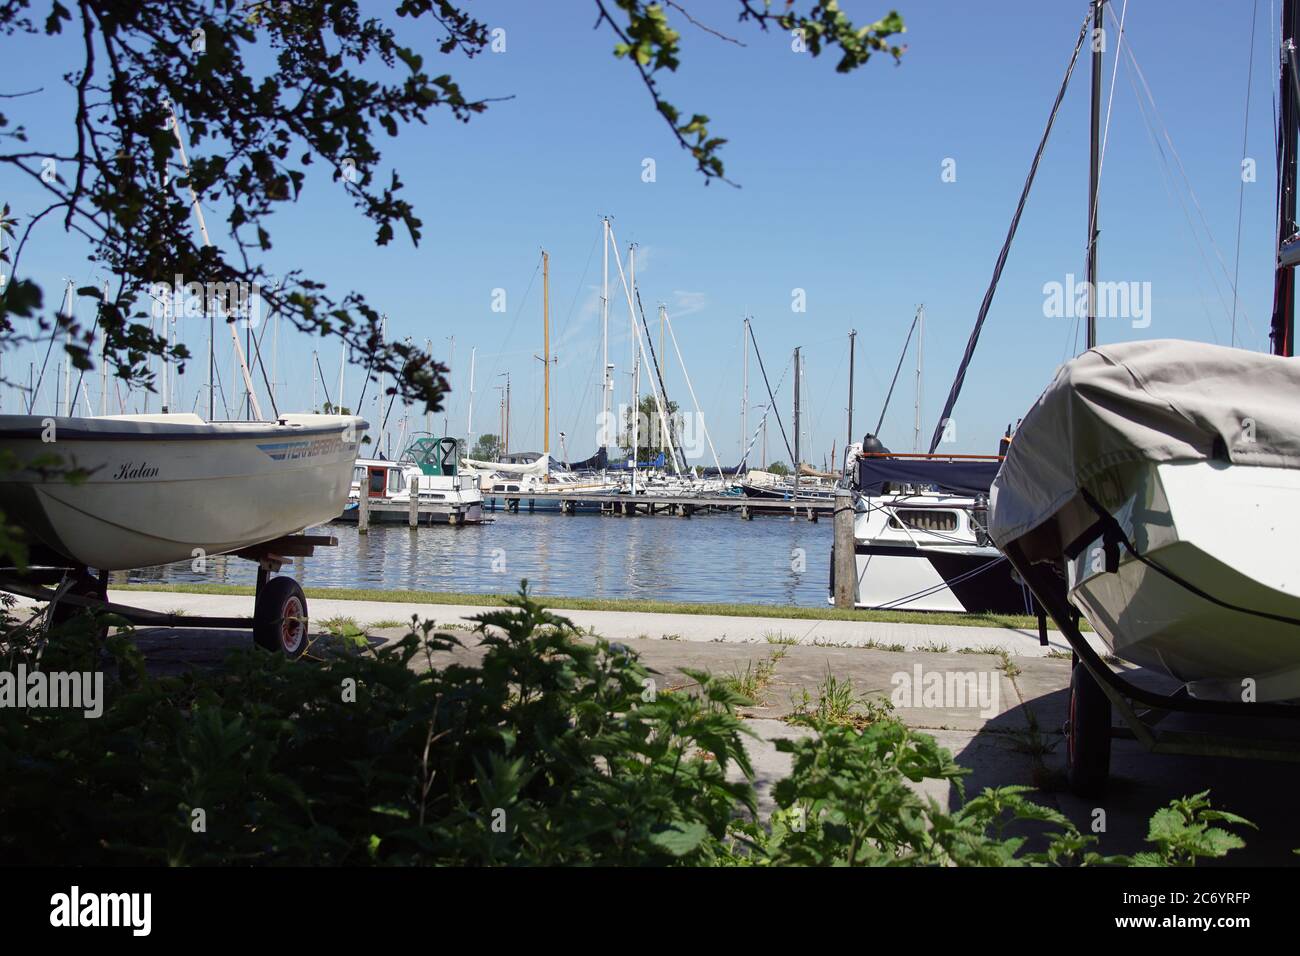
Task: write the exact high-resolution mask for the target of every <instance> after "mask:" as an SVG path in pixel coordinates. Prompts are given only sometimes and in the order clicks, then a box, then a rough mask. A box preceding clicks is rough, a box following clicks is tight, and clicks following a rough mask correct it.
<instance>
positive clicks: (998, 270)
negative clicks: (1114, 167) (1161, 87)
mask: <svg viewBox="0 0 1300 956" xmlns="http://www.w3.org/2000/svg"><path fill="white" fill-rule="evenodd" d="M1091 19H1092V10H1091V9H1089V11H1088V15H1087V16H1086V17H1084V18H1083V25H1082V26H1081V27H1079V39H1078V40H1076V41H1075V44H1074V53H1072V54H1071V55H1070V65H1069V66H1067V67H1066V69H1065V78H1064V79H1063V80H1062V81H1061V88H1060V90H1059V91H1057V94H1056V101H1055V102H1054V103H1053V104H1052V112H1051V113H1050V114H1049V115H1048V117H1047V128H1046V129H1044V130H1043V137H1042V139H1041V140H1039V143H1038V150H1037V152H1035V153H1034V161H1033V163H1032V164H1030V167H1029V175H1028V177H1026V179H1025V185H1024V188H1023V189H1022V190H1021V192H1020V202H1019V203H1018V204H1017V205H1016V212H1015V215H1014V216H1012V217H1011V227H1010V228H1009V229H1008V230H1007V237H1006V239H1005V240H1003V243H1002V251H1001V252H1000V253H998V259H997V263H996V264H995V265H994V267H993V278H992V280H991V281H990V282H989V287H988V290H987V291H986V292H985V293H984V301H983V302H981V303H980V310H979V315H978V316H977V317H976V319H975V328H974V329H972V330H971V334H970V340H969V341H968V342H967V343H966V352H965V354H964V355H963V356H962V360H961V365H960V366H959V367H958V369H957V378H956V379H955V380H954V381H953V383H952V388H951V389H949V391H948V399H947V401H945V402H944V406H943V414H941V415H940V416H939V421H938V423H937V424H936V425H935V428H934V435H933V436H932V437H931V439H930V454H934V450H935V449H936V448H938V447H939V442H940V440H941V439H942V438H943V428H944V422H946V421H947V420H948V418H949V416H950V415H951V414H952V409H953V406H954V405H956V404H957V396H959V395H960V394H961V387H962V384H963V383H964V382H965V381H966V369H967V368H968V367H969V366H970V362H971V359H972V358H973V357H974V355H975V346H976V345H977V344H978V343H979V338H980V331H981V330H982V329H983V327H984V320H985V319H986V318H988V314H989V308H990V306H992V305H993V293H994V292H996V291H997V287H998V280H999V279H1001V278H1002V269H1003V267H1004V266H1005V265H1006V264H1007V255H1008V254H1009V253H1010V252H1011V242H1012V240H1013V239H1015V237H1016V229H1017V228H1018V227H1019V226H1020V216H1021V214H1022V213H1023V212H1024V211H1025V202H1026V201H1027V200H1028V199H1029V190H1030V187H1032V186H1033V185H1034V176H1035V175H1036V174H1037V173H1038V164H1039V162H1040V161H1041V160H1042V158H1043V151H1044V150H1045V149H1046V148H1047V138H1048V137H1049V136H1050V135H1051V133H1052V126H1053V125H1054V124H1055V123H1056V115H1057V113H1059V112H1060V109H1061V101H1062V100H1063V99H1065V91H1066V89H1067V88H1068V87H1069V85H1070V77H1071V76H1072V75H1073V74H1074V66H1075V64H1076V63H1077V62H1078V60H1079V51H1080V50H1081V49H1083V41H1084V39H1085V38H1086V37H1087V35H1088V23H1089V21H1090V20H1091Z"/></svg>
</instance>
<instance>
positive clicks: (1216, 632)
mask: <svg viewBox="0 0 1300 956" xmlns="http://www.w3.org/2000/svg"><path fill="white" fill-rule="evenodd" d="M1110 487H1111V488H1112V491H1111V493H1110V494H1109V495H1107V496H1106V499H1107V500H1106V501H1104V502H1103V504H1104V505H1105V506H1106V507H1107V508H1108V510H1109V511H1110V513H1111V515H1112V516H1113V517H1114V518H1115V520H1116V521H1117V522H1118V524H1119V526H1120V528H1121V529H1122V530H1123V532H1124V534H1125V535H1126V536H1127V537H1128V538H1129V540H1130V541H1132V542H1133V544H1134V546H1135V548H1136V550H1137V552H1138V553H1139V554H1140V555H1142V556H1143V557H1145V558H1147V559H1148V560H1149V561H1150V562H1152V563H1154V564H1156V565H1158V566H1159V567H1161V568H1163V569H1165V570H1167V571H1168V572H1171V573H1172V574H1173V575H1176V576H1177V577H1178V578H1180V579H1182V581H1184V582H1186V584H1187V585H1190V586H1191V587H1192V588H1195V589H1196V590H1199V591H1200V592H1203V594H1205V595H1207V596H1208V597H1203V596H1201V595H1198V594H1197V593H1195V592H1194V591H1193V590H1190V589H1189V587H1187V586H1184V585H1182V584H1179V583H1177V582H1176V581H1174V580H1172V579H1171V578H1170V577H1169V576H1167V575H1165V574H1162V573H1161V572H1160V571H1158V570H1156V569H1154V568H1153V567H1151V566H1150V564H1147V563H1143V562H1142V561H1139V560H1138V559H1137V558H1134V557H1133V556H1132V555H1131V554H1129V553H1128V552H1127V551H1126V550H1125V549H1123V548H1121V549H1120V550H1119V561H1118V565H1117V567H1116V568H1115V570H1113V571H1107V570H1106V568H1105V559H1104V549H1103V542H1102V540H1101V539H1100V538H1095V539H1094V540H1091V541H1087V542H1083V543H1082V545H1083V546H1082V547H1081V548H1080V549H1079V550H1078V553H1077V555H1076V556H1075V557H1074V558H1073V559H1071V560H1070V562H1069V564H1068V581H1069V595H1070V600H1071V601H1072V602H1073V603H1074V604H1075V606H1077V607H1078V608H1079V609H1080V610H1081V611H1082V612H1083V613H1084V614H1085V615H1086V616H1087V618H1088V620H1089V622H1090V623H1091V624H1092V626H1093V628H1094V629H1095V630H1096V631H1097V633H1098V634H1099V635H1100V636H1101V638H1102V640H1103V641H1105V643H1106V644H1107V646H1109V647H1110V648H1111V650H1112V651H1113V652H1114V653H1115V654H1116V655H1117V656H1119V657H1122V658H1124V659H1125V660H1127V661H1131V662H1132V663H1135V664H1139V665H1143V666H1147V667H1153V668H1157V669H1160V670H1163V671H1165V672H1166V673H1168V674H1170V675H1171V676H1173V677H1175V678H1176V679H1178V680H1180V681H1182V682H1184V683H1185V684H1186V685H1187V688H1188V691H1189V692H1190V693H1191V694H1192V696H1194V697H1198V698H1201V699H1212V700H1242V699H1253V700H1259V701H1283V700H1294V699H1300V627H1297V626H1296V624H1293V623H1287V622H1285V621H1280V620H1276V619H1273V618H1270V617H1267V616H1265V615H1275V616H1278V617H1282V618H1289V619H1292V620H1300V568H1297V566H1296V562H1295V542H1296V540H1297V538H1298V537H1300V520H1297V518H1296V516H1295V501H1296V498H1297V496H1298V495H1300V472H1297V471H1296V470H1294V469H1283V468H1269V467H1257V466H1243V465H1229V464H1226V463H1222V462H1211V461H1205V462H1179V463H1162V464H1146V465H1141V466H1130V467H1128V468H1126V469H1124V470H1123V473H1122V474H1120V473H1115V474H1112V476H1111V481H1110ZM1207 504H1209V505H1210V506H1209V507H1207ZM1209 598H1214V599H1215V600H1210V599H1209ZM1216 601H1217V602H1221V603H1216ZM1225 605H1228V606H1225ZM1252 611H1253V612H1255V613H1251V612H1252Z"/></svg>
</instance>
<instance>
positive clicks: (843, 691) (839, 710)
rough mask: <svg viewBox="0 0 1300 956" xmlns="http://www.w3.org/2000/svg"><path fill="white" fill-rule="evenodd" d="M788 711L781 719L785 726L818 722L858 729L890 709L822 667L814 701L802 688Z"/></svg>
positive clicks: (885, 700)
mask: <svg viewBox="0 0 1300 956" xmlns="http://www.w3.org/2000/svg"><path fill="white" fill-rule="evenodd" d="M790 703H791V706H792V710H791V712H790V713H789V714H788V715H787V716H786V717H785V721H786V723H788V724H795V725H797V726H805V727H807V726H812V727H816V726H817V725H819V724H821V723H829V724H836V725H838V726H842V727H853V728H855V729H857V730H861V729H863V728H864V727H866V726H867V725H868V724H871V723H874V722H875V721H877V720H880V719H881V718H883V717H888V716H889V714H890V712H891V711H892V710H893V709H894V706H893V704H892V703H891V702H890V701H889V699H888V698H884V699H875V698H870V697H868V696H866V695H865V694H859V693H858V692H857V691H856V690H854V688H853V681H852V680H847V679H846V680H840V679H839V678H837V677H836V676H835V675H834V674H832V673H831V669H830V667H829V666H827V668H826V677H825V679H824V680H823V681H822V682H821V684H820V685H819V686H818V688H817V700H816V702H815V703H814V701H813V697H812V695H811V694H809V693H808V688H806V687H805V688H802V689H801V690H800V693H799V697H798V698H797V699H795V698H792V699H791V701H790Z"/></svg>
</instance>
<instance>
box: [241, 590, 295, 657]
mask: <svg viewBox="0 0 1300 956" xmlns="http://www.w3.org/2000/svg"><path fill="white" fill-rule="evenodd" d="M307 635H308V618H307V596H306V595H305V594H303V593H302V588H301V587H299V586H298V582H297V581H295V580H294V579H293V578H286V577H279V578H269V579H268V580H267V582H266V583H265V584H264V585H262V590H261V593H260V594H258V595H257V603H256V604H255V606H254V608H253V640H254V641H256V642H257V645H258V646H259V647H264V648H266V649H267V650H268V651H275V652H278V653H281V654H283V655H284V656H285V657H288V658H291V659H293V658H298V657H301V656H302V652H303V651H304V650H306V648H307Z"/></svg>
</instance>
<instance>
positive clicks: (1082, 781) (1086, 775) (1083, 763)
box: [1065, 662, 1110, 797]
mask: <svg viewBox="0 0 1300 956" xmlns="http://www.w3.org/2000/svg"><path fill="white" fill-rule="evenodd" d="M1065 748H1066V749H1065V766H1066V776H1067V779H1068V781H1069V784H1070V790H1071V791H1073V792H1074V793H1075V794H1077V795H1079V796H1087V797H1090V796H1096V795H1098V794H1100V793H1102V792H1103V791H1104V790H1105V789H1106V780H1107V778H1108V777H1109V776H1110V698H1108V697H1107V696H1106V694H1105V693H1104V692H1103V691H1102V689H1101V685H1099V684H1098V683H1097V679H1096V678H1095V677H1093V676H1092V674H1090V673H1089V672H1088V668H1086V667H1084V666H1083V665H1082V664H1080V663H1077V662H1076V663H1075V665H1074V667H1073V668H1071V670H1070V713H1069V717H1068V719H1067V722H1066V725H1065Z"/></svg>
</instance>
